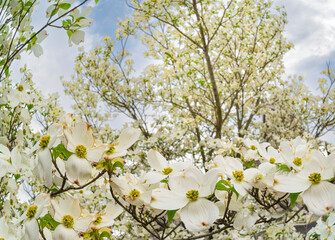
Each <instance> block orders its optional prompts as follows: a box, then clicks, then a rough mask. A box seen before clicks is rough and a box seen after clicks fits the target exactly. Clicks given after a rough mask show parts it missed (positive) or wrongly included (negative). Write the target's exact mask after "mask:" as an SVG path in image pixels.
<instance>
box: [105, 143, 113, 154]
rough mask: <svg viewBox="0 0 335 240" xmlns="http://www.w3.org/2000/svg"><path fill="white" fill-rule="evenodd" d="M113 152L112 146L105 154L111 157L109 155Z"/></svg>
mask: <svg viewBox="0 0 335 240" xmlns="http://www.w3.org/2000/svg"><path fill="white" fill-rule="evenodd" d="M114 152H115V147H114V145H112V146H111V147H110V148H109V149H108V151H107V152H106V154H107V155H111V154H113V153H114Z"/></svg>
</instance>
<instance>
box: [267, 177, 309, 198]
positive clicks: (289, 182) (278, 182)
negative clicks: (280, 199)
mask: <svg viewBox="0 0 335 240" xmlns="http://www.w3.org/2000/svg"><path fill="white" fill-rule="evenodd" d="M311 184H312V183H311V182H310V181H309V180H308V178H302V177H300V176H299V175H297V174H288V175H281V174H276V175H275V177H274V183H273V189H274V190H276V191H279V192H284V193H298V192H302V191H305V190H306V189H308V188H309V187H310V186H311Z"/></svg>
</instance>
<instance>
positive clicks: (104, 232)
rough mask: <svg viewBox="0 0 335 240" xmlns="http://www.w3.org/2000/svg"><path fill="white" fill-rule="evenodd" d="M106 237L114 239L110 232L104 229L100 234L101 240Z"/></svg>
mask: <svg viewBox="0 0 335 240" xmlns="http://www.w3.org/2000/svg"><path fill="white" fill-rule="evenodd" d="M104 238H108V239H112V238H111V235H110V233H109V232H106V231H103V232H102V233H101V234H100V236H99V239H100V240H103V239H104Z"/></svg>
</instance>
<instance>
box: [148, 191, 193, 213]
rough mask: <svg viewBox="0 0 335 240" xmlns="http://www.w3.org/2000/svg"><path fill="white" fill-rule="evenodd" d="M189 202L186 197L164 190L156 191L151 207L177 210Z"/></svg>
mask: <svg viewBox="0 0 335 240" xmlns="http://www.w3.org/2000/svg"><path fill="white" fill-rule="evenodd" d="M188 202H189V200H188V199H187V198H186V193H185V196H182V195H179V194H177V193H174V192H172V191H170V190H167V189H164V188H158V189H154V190H153V191H152V194H151V206H152V207H154V208H157V209H163V210H176V209H179V208H182V207H184V206H185V205H186V204H187V203H188Z"/></svg>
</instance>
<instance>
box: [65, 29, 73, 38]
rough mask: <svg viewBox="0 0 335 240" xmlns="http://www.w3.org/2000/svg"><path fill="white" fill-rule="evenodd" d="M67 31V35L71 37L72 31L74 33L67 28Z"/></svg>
mask: <svg viewBox="0 0 335 240" xmlns="http://www.w3.org/2000/svg"><path fill="white" fill-rule="evenodd" d="M66 33H67V35H68V36H69V38H71V36H72V33H73V30H67V31H66Z"/></svg>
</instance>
